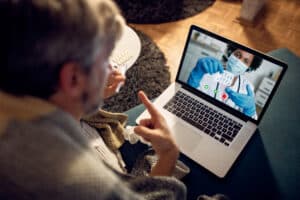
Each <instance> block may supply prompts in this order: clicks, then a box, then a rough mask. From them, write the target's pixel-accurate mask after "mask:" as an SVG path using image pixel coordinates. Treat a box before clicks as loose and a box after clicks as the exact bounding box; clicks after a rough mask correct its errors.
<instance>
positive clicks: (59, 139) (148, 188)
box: [0, 116, 185, 200]
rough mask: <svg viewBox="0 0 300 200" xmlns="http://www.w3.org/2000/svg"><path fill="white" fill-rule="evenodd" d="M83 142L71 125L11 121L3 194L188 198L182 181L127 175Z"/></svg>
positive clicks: (0, 171) (1, 160) (3, 147)
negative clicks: (123, 174)
mask: <svg viewBox="0 0 300 200" xmlns="http://www.w3.org/2000/svg"><path fill="white" fill-rule="evenodd" d="M54 117H55V118H58V117H59V116H54ZM67 129H69V130H68V132H69V134H67V133H68V132H66V130H67ZM84 143H85V142H84V138H83V137H82V134H81V133H80V131H79V129H76V128H74V124H72V123H70V124H68V123H67V122H64V123H63V124H62V125H61V126H54V125H53V124H51V123H49V120H46V119H41V120H35V121H34V122H32V123H24V122H12V123H11V124H10V125H8V127H7V128H6V130H5V131H4V133H3V134H1V137H0V177H1V179H2V180H1V181H0V182H1V183H4V182H5V184H3V185H2V184H1V188H0V193H1V195H2V197H5V196H7V197H10V198H11V199H26V197H27V198H28V197H29V199H45V200H47V199H64V200H68V199H70V200H71V199H72V200H86V199H89V200H99V199H101V200H105V199H107V200H110V199H116V200H118V199H120V200H121V199H124V200H127V199H128V200H129V199H130V200H135V199H161V197H162V196H163V197H166V198H163V199H185V197H184V196H185V188H184V186H183V185H182V183H179V182H178V181H176V180H173V179H172V180H171V179H170V180H169V178H160V177H157V178H150V177H141V178H124V177H122V176H121V175H120V174H118V173H116V172H115V171H114V170H112V169H111V168H109V167H108V166H107V165H105V164H104V163H103V162H102V161H101V159H99V157H97V156H96V155H95V153H94V152H93V151H92V150H91V149H89V147H88V145H85V144H84ZM168 183H169V185H168ZM159 185H160V186H161V188H160V187H159ZM165 185H167V186H166V187H165ZM162 186H163V187H162ZM7 187H8V189H9V190H7ZM164 187H165V188H164ZM168 187H169V188H168ZM179 188H180V189H179ZM6 192H10V194H8V193H7V194H5V193H6ZM14 194H18V198H14V197H15V196H14ZM20 196H21V197H22V198H19V197H20ZM152 197H153V198H152Z"/></svg>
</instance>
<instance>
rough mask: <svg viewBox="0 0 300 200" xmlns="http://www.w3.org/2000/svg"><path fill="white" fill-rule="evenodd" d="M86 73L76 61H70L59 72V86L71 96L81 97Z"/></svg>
mask: <svg viewBox="0 0 300 200" xmlns="http://www.w3.org/2000/svg"><path fill="white" fill-rule="evenodd" d="M85 82H86V74H85V73H84V72H83V71H82V70H81V69H80V66H79V65H78V64H76V63H73V62H70V63H66V64H64V65H63V66H62V69H61V70H60V73H59V88H60V90H62V92H64V93H65V94H66V95H68V96H70V97H75V98H76V97H80V96H81V94H82V91H83V89H84V87H85Z"/></svg>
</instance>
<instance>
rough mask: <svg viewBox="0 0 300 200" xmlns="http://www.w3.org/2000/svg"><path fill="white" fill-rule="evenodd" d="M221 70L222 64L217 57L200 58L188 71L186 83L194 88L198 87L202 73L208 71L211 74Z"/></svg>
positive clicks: (222, 69) (221, 71)
mask: <svg viewBox="0 0 300 200" xmlns="http://www.w3.org/2000/svg"><path fill="white" fill-rule="evenodd" d="M223 71H224V68H223V65H222V63H221V62H220V61H219V60H218V59H216V58H213V57H205V58H200V59H199V60H198V62H197V64H196V66H195V67H194V69H193V70H192V72H191V73H190V76H189V78H188V84H189V85H191V86H192V87H194V88H198V87H199V82H200V81H201V79H202V77H203V75H204V74H206V73H208V74H211V75H212V74H215V73H217V72H220V73H223Z"/></svg>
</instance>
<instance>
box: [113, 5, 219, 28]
mask: <svg viewBox="0 0 300 200" xmlns="http://www.w3.org/2000/svg"><path fill="white" fill-rule="evenodd" d="M115 2H116V3H117V4H118V5H119V7H120V8H121V10H122V13H123V15H124V17H125V18H126V20H127V22H129V23H137V24H147V23H151V24H153V23H164V22H171V21H176V20H179V19H184V18H187V17H191V16H193V15H195V14H197V13H199V12H201V11H203V10H205V9H206V8H207V7H209V6H211V5H212V4H213V3H214V2H215V0H154V1H153V0H152V1H149V0H115Z"/></svg>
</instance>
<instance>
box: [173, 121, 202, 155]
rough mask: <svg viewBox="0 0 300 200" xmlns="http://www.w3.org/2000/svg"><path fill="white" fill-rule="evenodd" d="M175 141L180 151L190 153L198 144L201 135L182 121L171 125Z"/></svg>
mask: <svg viewBox="0 0 300 200" xmlns="http://www.w3.org/2000/svg"><path fill="white" fill-rule="evenodd" d="M172 131H173V133H174V137H175V141H176V143H177V144H178V146H179V149H180V151H181V152H182V153H192V152H193V151H194V150H195V149H196V148H197V146H198V145H199V144H200V141H201V139H202V136H201V135H200V134H199V133H196V131H194V130H193V129H191V128H190V127H188V126H187V125H185V124H183V123H176V124H174V125H173V126H172Z"/></svg>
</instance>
